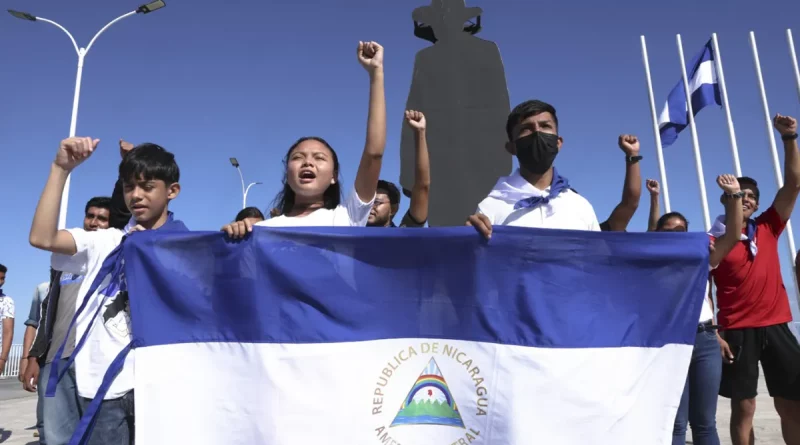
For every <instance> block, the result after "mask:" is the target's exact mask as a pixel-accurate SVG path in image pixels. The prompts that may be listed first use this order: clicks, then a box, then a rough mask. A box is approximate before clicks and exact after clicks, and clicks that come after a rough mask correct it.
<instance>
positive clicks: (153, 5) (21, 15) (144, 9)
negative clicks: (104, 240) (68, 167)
mask: <svg viewBox="0 0 800 445" xmlns="http://www.w3.org/2000/svg"><path fill="white" fill-rule="evenodd" d="M164 6H167V5H166V3H164V1H163V0H157V1H154V2H150V3H147V4H144V5H141V6H139V7H138V8H136V9H135V10H133V11H131V12H128V13H126V14H123V15H121V16H119V17H117V18H115V19H114V20H112V21H110V22H108V24H107V25H106V26H104V27H102V28H100V31H97V34H95V35H94V37H92V40H90V41H89V44H88V45H87V46H86V48H81V47H79V46H78V44H77V43H76V42H75V38H74V37H72V34H70V33H69V31H67V29H66V28H64V27H63V26H61V25H59V24H58V23H56V22H54V21H52V20H48V19H46V18H42V17H37V16H35V15H33V14H29V13H27V12H22V11H14V10H12V9H9V10H8V13H9V14H11V15H12V16H14V17H16V18H18V19H21V20H26V21H29V22H44V23H49V24H51V25H53V26H55V27H56V28H58V29H60V30H62V31H64V33H65V34H66V35H67V37H69V40H70V41H71V42H72V46H73V48H75V52H76V53H77V54H78V74H77V76H76V78H75V96H74V97H73V99H72V119H71V120H70V124H69V137H74V136H75V127H76V125H77V123H78V102H79V101H80V97H81V77H82V76H83V59H84V58H86V54H87V53H88V52H89V50H90V49H91V48H92V45H94V42H95V40H97V38H98V37H100V34H102V33H103V32H104V31H105V30H106V29H108V28H109V27H110V26H111V25H113V24H114V23H117V22H118V21H120V20H122V19H124V18H126V17H130V16H132V15H135V14H148V13H150V12H153V11H156V10H159V9H161V8H163V7H164ZM69 183H70V176H67V182H66V184H64V193H63V194H62V195H61V208H60V209H59V212H58V228H59V229H63V228H65V227H66V226H67V203H68V202H69Z"/></svg>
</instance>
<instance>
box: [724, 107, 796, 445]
mask: <svg viewBox="0 0 800 445" xmlns="http://www.w3.org/2000/svg"><path fill="white" fill-rule="evenodd" d="M774 125H775V129H776V130H777V131H778V133H780V135H781V139H782V140H783V147H784V178H785V182H784V184H783V187H781V188H780V190H778V193H777V194H776V195H775V199H774V200H773V201H772V205H771V206H770V207H769V208H767V210H766V211H764V212H763V213H762V214H760V215H759V216H757V217H756V218H754V219H753V215H754V213H755V212H756V211H757V210H758V208H759V201H760V199H759V198H760V192H759V190H758V184H757V183H756V181H755V180H753V179H752V178H739V184H740V186H741V199H742V210H743V226H744V229H743V230H742V231H741V235H740V241H737V243H736V246H735V247H734V248H733V250H731V251H730V253H729V254H727V255H726V256H725V258H724V259H723V260H722V261H721V262H720V263H719V266H718V267H717V268H716V269H715V270H714V271H713V272H712V277H713V278H714V283H715V284H716V286H717V306H718V309H719V312H718V313H717V322H718V324H719V326H720V335H721V337H722V339H720V348H721V352H722V360H723V363H724V366H723V368H722V383H721V384H720V388H719V394H720V395H721V396H722V397H725V398H729V399H731V419H730V429H731V431H730V433H731V438H732V439H733V443H734V444H737V445H738V444H745V443H753V441H754V437H755V434H754V430H753V416H754V414H755V409H756V395H757V388H758V379H759V366H758V365H759V362H760V363H761V368H762V369H763V370H764V378H765V379H766V381H767V388H768V390H769V395H770V396H771V397H772V398H773V400H774V403H775V410H776V411H777V412H778V415H779V416H780V418H781V429H782V431H783V438H784V441H785V442H786V443H787V444H797V443H800V344H798V342H797V339H796V338H795V336H794V335H793V334H792V332H791V330H790V328H789V323H791V322H792V311H791V309H790V307H789V298H788V295H787V293H786V287H785V286H784V283H783V278H782V276H781V267H780V260H779V257H778V238H779V237H780V235H781V233H782V232H783V229H784V228H786V223H787V222H788V220H789V217H790V216H791V214H792V210H794V206H795V202H796V201H797V196H798V194H800V153H798V146H797V121H796V120H795V119H794V118H791V117H788V116H781V115H776V116H775V119H774ZM724 230H725V224H724V223H723V222H722V220H721V219H719V218H718V219H717V220H716V221H715V223H714V225H713V226H712V227H711V231H710V236H711V237H712V240H716V242H717V243H719V239H718V238H719V237H720V236H721V235H720V234H721V233H722V232H724Z"/></svg>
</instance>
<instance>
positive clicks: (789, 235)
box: [750, 31, 797, 265]
mask: <svg viewBox="0 0 800 445" xmlns="http://www.w3.org/2000/svg"><path fill="white" fill-rule="evenodd" d="M750 48H751V49H752V50H753V63H754V64H755V67H756V77H757V78H758V89H759V91H760V92H761V105H762V106H763V107H764V120H765V121H766V123H767V137H768V138H769V146H770V148H771V149H772V166H773V167H774V168H775V181H776V182H777V184H778V188H781V187H783V173H782V172H781V161H780V158H779V157H778V147H777V146H776V144H775V133H774V132H773V129H772V118H771V117H772V116H771V115H770V112H769V104H768V103H767V92H766V90H765V89H764V77H763V76H762V75H761V62H760V60H759V58H758V47H757V46H756V35H755V33H754V32H753V31H750ZM790 49H793V48H790ZM793 55H794V54H793ZM796 68H797V65H796V62H795V69H796ZM786 241H787V242H788V243H789V264H791V265H794V255H795V253H797V250H795V246H794V233H793V232H792V221H791V220H788V221H786Z"/></svg>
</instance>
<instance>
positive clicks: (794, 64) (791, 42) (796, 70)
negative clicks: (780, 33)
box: [786, 29, 800, 96]
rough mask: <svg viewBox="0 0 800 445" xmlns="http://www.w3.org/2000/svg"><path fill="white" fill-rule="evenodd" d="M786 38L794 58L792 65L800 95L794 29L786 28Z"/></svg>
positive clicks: (799, 76)
mask: <svg viewBox="0 0 800 445" xmlns="http://www.w3.org/2000/svg"><path fill="white" fill-rule="evenodd" d="M786 40H788V41H789V57H791V58H792V66H793V67H794V81H795V83H796V84H797V95H798V96H800V67H798V66H797V52H795V50H794V39H793V38H792V30H791V29H787V30H786Z"/></svg>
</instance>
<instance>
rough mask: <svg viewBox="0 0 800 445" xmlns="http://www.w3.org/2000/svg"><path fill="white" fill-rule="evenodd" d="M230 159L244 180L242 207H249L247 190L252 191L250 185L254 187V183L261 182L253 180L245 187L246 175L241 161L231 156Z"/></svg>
mask: <svg viewBox="0 0 800 445" xmlns="http://www.w3.org/2000/svg"><path fill="white" fill-rule="evenodd" d="M230 161H231V165H232V166H233V167H234V168H235V169H236V171H237V172H239V178H240V179H241V180H242V208H243V209H244V208H246V207H247V192H249V191H250V187H252V186H254V185H259V184H261V183H260V182H251V183H250V184H247V187H245V186H244V175H243V174H242V169H241V168H239V161H237V160H236V158H230Z"/></svg>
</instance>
